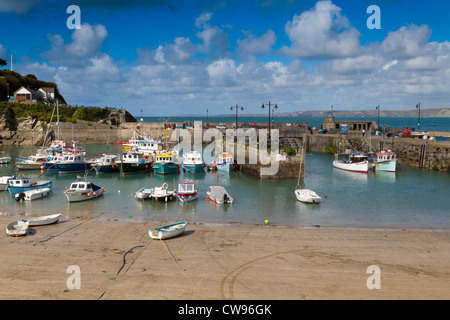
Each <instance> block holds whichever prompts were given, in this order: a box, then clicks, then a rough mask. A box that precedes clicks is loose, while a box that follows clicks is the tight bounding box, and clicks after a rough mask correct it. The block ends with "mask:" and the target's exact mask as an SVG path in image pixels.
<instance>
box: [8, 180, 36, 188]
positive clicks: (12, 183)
mask: <svg viewBox="0 0 450 320" xmlns="http://www.w3.org/2000/svg"><path fill="white" fill-rule="evenodd" d="M9 185H10V186H12V187H29V186H31V179H30V178H17V179H10V180H9Z"/></svg>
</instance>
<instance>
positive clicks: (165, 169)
mask: <svg viewBox="0 0 450 320" xmlns="http://www.w3.org/2000/svg"><path fill="white" fill-rule="evenodd" d="M152 168H153V172H154V173H157V174H173V173H177V172H178V165H177V164H175V163H173V162H165V163H162V162H159V163H154V164H153V165H152Z"/></svg>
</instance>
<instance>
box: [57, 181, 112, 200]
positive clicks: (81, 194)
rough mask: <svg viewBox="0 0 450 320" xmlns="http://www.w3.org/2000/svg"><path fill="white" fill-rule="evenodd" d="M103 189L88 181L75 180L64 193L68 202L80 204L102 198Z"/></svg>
mask: <svg viewBox="0 0 450 320" xmlns="http://www.w3.org/2000/svg"><path fill="white" fill-rule="evenodd" d="M104 192H105V189H103V188H102V187H99V186H97V185H95V184H93V183H91V182H89V181H86V180H83V181H79V179H77V180H76V181H75V182H72V184H71V185H70V188H69V189H67V190H65V191H64V194H65V195H66V198H67V200H68V201H69V202H80V201H86V200H92V199H96V198H98V197H101V196H103V193H104Z"/></svg>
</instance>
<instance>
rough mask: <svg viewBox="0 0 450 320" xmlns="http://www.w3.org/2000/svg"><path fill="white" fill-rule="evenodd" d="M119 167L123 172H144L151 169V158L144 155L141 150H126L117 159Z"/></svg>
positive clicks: (126, 173) (125, 173)
mask: <svg viewBox="0 0 450 320" xmlns="http://www.w3.org/2000/svg"><path fill="white" fill-rule="evenodd" d="M116 164H117V167H118V169H119V171H120V173H121V174H123V175H129V174H137V173H144V172H147V171H148V170H149V169H150V166H151V159H150V158H149V157H146V156H145V157H144V155H143V154H142V153H139V152H125V153H122V156H121V158H120V160H116Z"/></svg>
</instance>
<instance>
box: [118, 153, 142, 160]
mask: <svg viewBox="0 0 450 320" xmlns="http://www.w3.org/2000/svg"><path fill="white" fill-rule="evenodd" d="M122 161H123V162H126V163H144V159H143V154H142V153H137V152H127V153H122Z"/></svg>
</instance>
